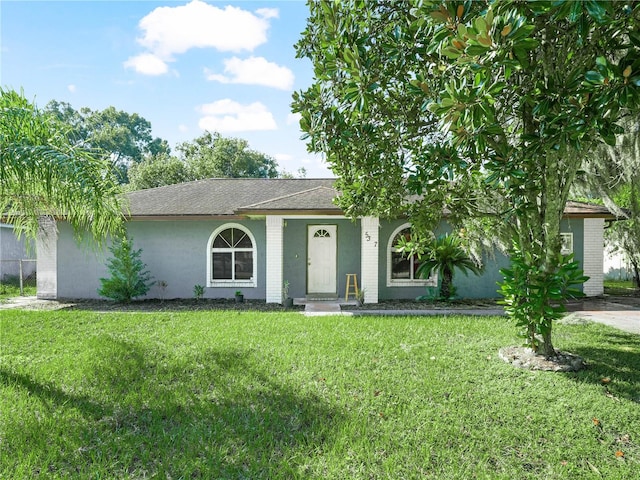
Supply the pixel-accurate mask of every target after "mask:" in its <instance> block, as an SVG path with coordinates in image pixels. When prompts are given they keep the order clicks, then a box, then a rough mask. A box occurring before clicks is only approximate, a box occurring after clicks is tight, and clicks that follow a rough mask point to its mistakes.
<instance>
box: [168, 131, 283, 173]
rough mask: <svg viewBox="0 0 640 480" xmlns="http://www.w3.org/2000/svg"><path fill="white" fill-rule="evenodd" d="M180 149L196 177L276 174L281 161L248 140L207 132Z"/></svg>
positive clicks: (179, 147)
mask: <svg viewBox="0 0 640 480" xmlns="http://www.w3.org/2000/svg"><path fill="white" fill-rule="evenodd" d="M176 148H177V150H178V151H179V152H180V154H181V155H182V159H183V160H184V162H185V163H186V164H187V166H188V171H189V177H190V178H191V179H192V180H202V179H204V178H214V177H224V178H240V177H254V178H276V177H277V176H278V170H277V166H278V164H277V163H276V161H275V160H274V159H272V158H271V157H269V156H268V155H265V154H262V153H259V152H256V151H255V150H250V149H249V144H248V143H247V141H246V140H243V139H240V138H226V137H223V136H221V135H220V134H219V133H211V132H208V131H207V132H205V133H203V134H202V135H201V136H199V137H198V138H196V139H194V140H193V141H192V142H183V143H181V144H179V145H178V146H177V147H176Z"/></svg>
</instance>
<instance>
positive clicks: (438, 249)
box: [416, 234, 480, 300]
mask: <svg viewBox="0 0 640 480" xmlns="http://www.w3.org/2000/svg"><path fill="white" fill-rule="evenodd" d="M424 255H425V256H423V258H421V263H420V266H419V267H418V270H416V274H417V275H418V276H419V277H421V278H429V275H431V272H433V271H436V272H438V274H439V275H440V276H441V277H442V281H441V284H440V298H442V299H445V300H447V299H449V298H451V297H452V296H453V292H452V291H451V289H452V284H453V271H454V269H456V268H457V269H458V270H460V271H461V272H462V273H464V274H465V275H468V272H472V273H473V274H475V275H478V274H479V273H480V268H478V266H477V265H476V264H475V263H474V262H473V260H472V259H471V257H469V255H468V254H467V252H466V251H465V249H464V247H463V245H462V240H461V239H460V237H458V236H457V235H451V234H446V235H440V236H439V237H437V238H436V239H434V240H433V241H432V242H431V244H430V245H429V246H428V247H427V249H426V251H425V254H424Z"/></svg>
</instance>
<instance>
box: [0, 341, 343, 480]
mask: <svg viewBox="0 0 640 480" xmlns="http://www.w3.org/2000/svg"><path fill="white" fill-rule="evenodd" d="M92 348H93V352H92V353H93V355H92V356H91V359H90V360H89V361H88V362H87V363H86V364H85V365H83V368H82V370H83V372H82V373H83V375H84V378H83V379H81V380H79V381H78V382H77V384H76V385H72V388H71V390H74V391H80V392H89V393H87V394H81V395H76V394H72V393H68V391H65V390H66V388H68V387H69V385H65V390H63V389H62V388H60V387H59V386H57V385H55V384H51V383H43V382H39V381H37V380H35V379H33V378H31V377H29V376H27V375H22V374H15V373H11V372H7V371H4V370H0V382H2V385H3V386H4V385H13V386H15V387H18V388H19V389H23V390H25V391H26V392H28V395H29V396H35V397H38V399H39V400H41V402H42V403H45V404H46V405H47V410H48V412H47V413H46V415H51V416H53V417H55V424H56V425H55V429H54V430H52V431H49V432H47V436H48V437H49V438H48V439H45V440H44V441H42V442H41V443H39V444H37V445H30V446H28V447H27V446H20V445H15V446H14V445H8V447H11V448H13V447H15V448H16V450H15V452H16V454H17V455H20V453H19V452H21V451H22V452H23V454H24V455H25V456H26V455H27V454H28V457H29V459H30V461H32V462H33V459H37V460H36V462H37V463H40V465H39V466H38V467H37V468H35V467H34V468H35V469H34V471H36V472H37V471H48V472H49V473H55V474H56V475H60V476H62V477H64V476H67V475H80V476H83V475H86V478H89V477H90V476H95V475H98V476H104V477H105V478H128V477H136V478H137V477H142V476H150V477H152V476H155V475H158V476H160V477H161V478H165V477H166V478H291V477H300V476H303V477H304V476H306V474H307V473H309V472H306V469H308V468H311V467H309V465H306V464H305V463H303V462H308V461H309V459H311V458H313V457H314V456H317V455H321V449H322V448H326V447H327V445H330V444H331V439H332V437H333V435H334V433H333V432H335V429H336V428H338V425H339V424H340V423H341V415H340V413H339V412H337V411H335V410H334V409H333V408H332V407H330V406H329V405H328V404H327V403H326V401H324V400H322V399H321V398H319V397H318V396H317V395H315V394H314V393H312V392H309V391H306V392H305V389H304V388H302V387H300V388H299V387H296V385H295V384H294V383H293V382H292V381H289V383H287V381H286V379H282V378H279V377H278V375H276V373H275V372H276V371H278V372H282V369H276V368H274V369H273V373H272V372H271V371H270V369H269V365H268V364H264V363H262V362H260V361H259V359H258V358H257V357H256V354H255V352H252V351H249V350H240V349H238V350H217V349H215V348H208V349H205V350H201V349H197V348H194V349H193V350H190V351H189V352H188V353H187V354H186V355H183V356H182V357H181V358H178V357H177V356H176V355H175V354H173V353H172V352H171V351H170V350H169V349H158V348H153V349H149V348H145V347H143V346H141V345H139V344H136V343H135V342H129V341H126V340H120V339H112V338H107V339H105V338H100V339H96V340H95V342H94V344H93V345H92ZM73 412H75V413H76V414H77V415H76V416H78V415H79V416H80V417H81V419H80V420H79V419H78V418H76V417H74V414H73ZM27 415H28V413H27ZM41 433H42V432H40V431H35V432H33V434H34V435H40V434H41ZM8 435H10V432H8ZM10 443H11V442H10ZM56 450H57V453H52V452H56ZM19 461H20V460H19V459H16V462H19Z"/></svg>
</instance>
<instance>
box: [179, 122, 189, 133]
mask: <svg viewBox="0 0 640 480" xmlns="http://www.w3.org/2000/svg"><path fill="white" fill-rule="evenodd" d="M178 131H180V132H181V133H185V132H188V131H189V127H187V126H186V125H182V124H180V125H178Z"/></svg>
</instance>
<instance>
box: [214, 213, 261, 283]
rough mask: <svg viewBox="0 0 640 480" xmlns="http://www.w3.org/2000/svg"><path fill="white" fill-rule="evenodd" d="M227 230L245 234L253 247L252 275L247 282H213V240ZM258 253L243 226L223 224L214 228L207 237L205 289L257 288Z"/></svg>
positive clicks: (253, 240)
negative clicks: (231, 229) (236, 230)
mask: <svg viewBox="0 0 640 480" xmlns="http://www.w3.org/2000/svg"><path fill="white" fill-rule="evenodd" d="M229 228H236V229H238V230H241V231H243V232H244V233H246V234H247V236H248V237H249V239H250V240H251V245H253V249H252V250H251V252H252V254H253V274H252V276H251V279H249V280H214V279H213V255H212V253H213V240H214V239H215V238H216V237H217V236H218V234H219V233H220V232H222V231H223V230H227V229H229ZM257 279H258V251H257V244H256V239H255V237H254V236H253V234H252V233H251V231H250V230H249V229H248V228H247V227H245V226H244V225H240V224H239V223H225V224H224V225H221V226H219V227H218V228H216V229H215V230H214V231H213V233H212V234H211V236H210V237H209V241H208V242H207V287H210V288H220V287H228V288H252V287H257V286H258V281H257Z"/></svg>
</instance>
